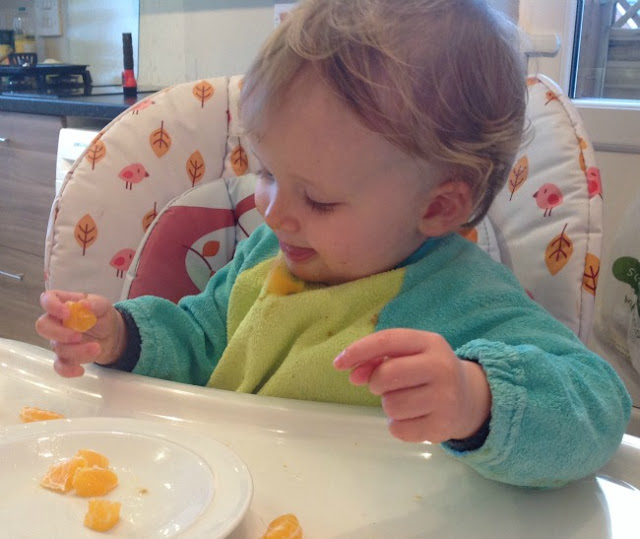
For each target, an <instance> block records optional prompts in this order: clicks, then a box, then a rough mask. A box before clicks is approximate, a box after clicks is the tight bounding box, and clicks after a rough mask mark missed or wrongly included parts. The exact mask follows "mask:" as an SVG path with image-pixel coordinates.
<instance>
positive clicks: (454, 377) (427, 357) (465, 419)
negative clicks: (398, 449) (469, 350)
mask: <svg viewBox="0 0 640 539" xmlns="http://www.w3.org/2000/svg"><path fill="white" fill-rule="evenodd" d="M334 365H335V367H336V368H337V369H339V370H346V369H351V373H350V376H349V379H350V381H351V382H352V383H353V384H355V385H364V384H368V385H369V390H370V391H371V392H372V393H373V394H375V395H380V396H381V400H382V407H383V409H384V411H385V413H386V415H387V416H388V417H389V420H390V421H389V431H390V432H391V434H393V436H395V437H397V438H400V439H401V440H405V441H410V442H421V441H426V440H428V441H430V442H444V441H447V440H451V439H465V438H468V437H470V436H473V435H474V434H475V433H476V432H477V431H478V430H479V429H480V428H481V427H482V426H483V425H484V424H485V422H486V420H487V418H488V417H489V413H490V410H491V391H490V389H489V384H488V382H487V378H486V376H485V374H484V371H483V370H482V367H481V366H480V365H478V364H477V363H475V362H473V361H465V360H461V359H459V358H458V357H456V355H455V353H454V351H453V350H452V349H451V347H450V346H449V344H448V343H447V341H446V340H445V339H444V338H443V337H442V336H441V335H438V334H436V333H429V332H426V331H419V330H414V329H387V330H383V331H379V332H376V333H373V334H371V335H368V336H366V337H364V338H363V339H360V340H358V341H356V342H355V343H353V344H352V345H350V346H348V347H347V348H346V349H345V350H344V351H343V352H342V353H341V354H340V355H339V356H338V357H337V358H336V359H335V361H334Z"/></svg>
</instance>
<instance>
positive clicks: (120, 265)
mask: <svg viewBox="0 0 640 539" xmlns="http://www.w3.org/2000/svg"><path fill="white" fill-rule="evenodd" d="M135 254H136V252H135V251H134V250H133V249H120V250H119V251H118V252H117V253H116V254H115V255H113V258H112V259H111V261H110V262H109V265H110V266H111V267H112V268H114V269H115V270H116V275H117V276H118V277H120V278H122V277H124V274H125V272H126V271H128V270H129V266H131V262H132V261H133V257H134V256H135Z"/></svg>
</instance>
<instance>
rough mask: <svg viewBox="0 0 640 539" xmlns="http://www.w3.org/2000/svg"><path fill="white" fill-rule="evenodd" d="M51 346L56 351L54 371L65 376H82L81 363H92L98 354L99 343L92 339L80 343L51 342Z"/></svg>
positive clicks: (99, 350) (82, 368)
mask: <svg viewBox="0 0 640 539" xmlns="http://www.w3.org/2000/svg"><path fill="white" fill-rule="evenodd" d="M51 347H52V348H53V351H54V352H55V353H56V359H55V361H54V364H53V368H54V369H55V371H56V372H57V373H58V374H59V375H61V376H65V377H74V376H82V374H83V373H84V367H82V364H83V363H92V362H93V361H94V360H95V358H96V357H98V355H100V352H101V347H100V344H99V343H97V342H94V341H89V342H83V343H80V344H65V343H60V342H52V343H51Z"/></svg>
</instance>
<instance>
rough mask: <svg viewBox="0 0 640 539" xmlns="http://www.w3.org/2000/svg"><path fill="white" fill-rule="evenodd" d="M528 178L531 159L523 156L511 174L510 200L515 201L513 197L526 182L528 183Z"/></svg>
mask: <svg viewBox="0 0 640 539" xmlns="http://www.w3.org/2000/svg"><path fill="white" fill-rule="evenodd" d="M528 177H529V158H528V157H527V156H526V155H523V156H522V157H521V158H520V159H518V161H517V163H516V164H515V165H513V168H512V169H511V172H510V173H509V180H508V181H509V192H510V193H511V196H510V197H509V200H513V195H514V194H515V192H516V191H517V190H518V189H520V188H521V187H522V186H523V185H524V182H526V181H527V178H528Z"/></svg>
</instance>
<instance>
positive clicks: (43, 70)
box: [0, 64, 91, 97]
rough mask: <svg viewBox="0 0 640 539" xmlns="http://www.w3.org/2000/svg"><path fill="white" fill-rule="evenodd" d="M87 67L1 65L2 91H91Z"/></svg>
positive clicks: (54, 93) (55, 93)
mask: <svg viewBox="0 0 640 539" xmlns="http://www.w3.org/2000/svg"><path fill="white" fill-rule="evenodd" d="M86 67H87V66H76V65H71V64H38V65H35V66H0V91H2V92H11V93H26V94H40V95H52V96H60V97H64V96H73V95H89V94H90V93H91V74H90V73H89V71H88V70H87V69H86Z"/></svg>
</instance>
